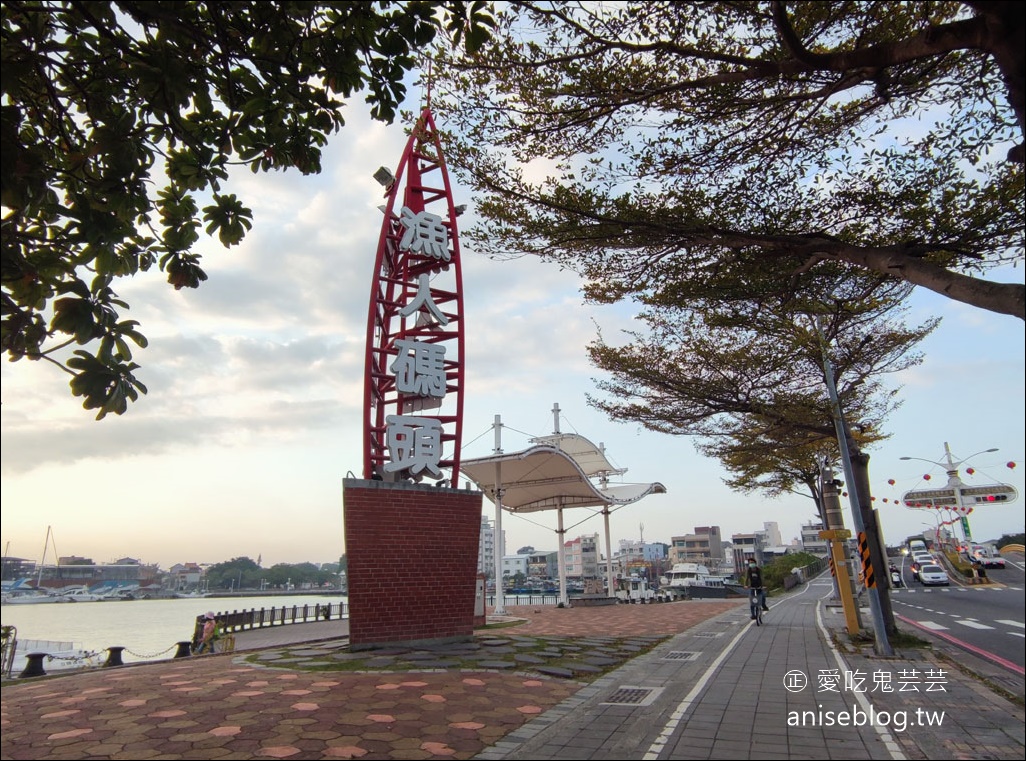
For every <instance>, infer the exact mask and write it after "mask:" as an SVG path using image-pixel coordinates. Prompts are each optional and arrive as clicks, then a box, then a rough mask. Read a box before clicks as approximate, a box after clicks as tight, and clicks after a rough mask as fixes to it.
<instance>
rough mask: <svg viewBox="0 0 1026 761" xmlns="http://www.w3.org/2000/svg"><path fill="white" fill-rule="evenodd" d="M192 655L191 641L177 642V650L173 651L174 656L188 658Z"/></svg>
mask: <svg viewBox="0 0 1026 761" xmlns="http://www.w3.org/2000/svg"><path fill="white" fill-rule="evenodd" d="M190 655H192V643H191V642H179V643H178V651H177V652H176V653H175V656H174V657H175V658H188V657H189V656H190Z"/></svg>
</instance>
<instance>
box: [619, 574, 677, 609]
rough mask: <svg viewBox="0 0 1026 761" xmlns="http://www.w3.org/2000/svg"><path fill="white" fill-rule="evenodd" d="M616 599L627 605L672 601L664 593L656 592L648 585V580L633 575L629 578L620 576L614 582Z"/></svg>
mask: <svg viewBox="0 0 1026 761" xmlns="http://www.w3.org/2000/svg"><path fill="white" fill-rule="evenodd" d="M614 583H615V585H616V599H617V600H619V601H620V602H626V603H646V602H656V601H657V600H658V601H661V600H664V599H671V598H670V596H669V595H666V594H665V593H663V592H662V591H658V592H657V591H656V590H654V589H652V588H651V587H650V586H649V585H648V580H647V579H645V578H643V577H641V576H639V575H638V574H636V573H632V574H631V575H630V576H629V577H624V576H620V577H618V578H617V579H616V581H615V582H614Z"/></svg>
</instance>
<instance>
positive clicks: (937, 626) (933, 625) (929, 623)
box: [916, 621, 948, 632]
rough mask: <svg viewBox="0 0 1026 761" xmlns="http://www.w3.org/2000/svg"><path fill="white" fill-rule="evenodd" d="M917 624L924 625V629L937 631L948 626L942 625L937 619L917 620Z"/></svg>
mask: <svg viewBox="0 0 1026 761" xmlns="http://www.w3.org/2000/svg"><path fill="white" fill-rule="evenodd" d="M916 623H917V624H919V625H920V626H922V627H923V628H924V629H932V630H933V631H935V632H939V631H941V630H942V629H947V628H948V627H947V626H942V625H941V624H938V623H936V622H935V621H916Z"/></svg>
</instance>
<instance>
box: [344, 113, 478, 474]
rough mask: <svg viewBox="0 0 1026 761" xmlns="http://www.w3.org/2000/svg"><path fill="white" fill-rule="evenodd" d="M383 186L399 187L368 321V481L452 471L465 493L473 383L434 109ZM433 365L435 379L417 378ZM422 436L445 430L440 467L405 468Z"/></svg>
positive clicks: (382, 240) (389, 193) (381, 246)
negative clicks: (467, 374)
mask: <svg viewBox="0 0 1026 761" xmlns="http://www.w3.org/2000/svg"><path fill="white" fill-rule="evenodd" d="M383 182H390V184H388V185H387V188H386V198H387V202H386V205H385V206H384V220H383V221H382V225H381V235H380V236H379V238H378V251H377V258H376V260H375V263H374V273H375V276H374V282H373V284H372V287H371V296H370V308H369V311H368V318H367V356H366V361H365V365H364V367H365V370H364V372H365V378H364V478H367V479H381V480H386V481H388V480H402V479H405V478H411V477H412V478H413V479H414V480H419V479H420V478H421V477H422V476H424V475H427V476H429V477H435V478H439V479H440V478H441V475H440V474H439V473H438V469H440V468H445V469H448V470H449V471H450V473H449V479H450V483H451V484H452V485H453V487H455V486H456V483H457V480H458V478H459V466H460V437H461V434H462V428H463V382H464V363H463V356H464V349H463V294H462V287H463V286H462V274H461V268H460V246H459V236H458V233H457V228H456V216H457V213H458V212H457V210H456V208H455V206H454V205H453V199H452V189H451V187H450V184H449V174H448V172H447V170H446V167H445V159H444V157H443V154H442V145H441V142H440V140H439V136H438V131H437V129H436V127H435V122H434V118H433V117H432V115H431V111H430V109H429V108H425V109H424V110H423V112H421V115H420V118H419V119H418V120H417V122H416V124H415V126H414V128H413V131H412V134H411V135H410V138H409V140H408V141H407V143H406V148H405V150H404V151H403V155H402V158H401V159H400V161H399V167H398V170H397V171H396V173H395V175H394V178H388V177H386V178H385V179H384V180H383ZM400 189H401V190H402V201H401V203H400V204H398V205H399V208H398V209H397V208H396V206H397V201H398V199H399V197H400ZM425 365H427V366H429V368H428V369H429V372H430V373H431V375H430V377H424V376H422V377H421V378H420V379H416V378H414V376H415V375H416V373H417V372H419V371H420V369H422V368H423V367H424V366H425ZM411 379H412V380H411ZM428 386H430V388H427V387H428ZM414 387H415V388H414ZM411 421H414V422H413V423H412V426H411V424H410V423H411ZM418 421H419V422H418ZM434 421H437V422H434ZM421 426H422V427H421ZM422 431H432V432H440V433H437V434H436V439H435V441H434V444H435V445H437V446H435V447H434V448H433V451H430V452H429V455H430V459H431V462H429V463H428V466H427V467H426V468H424V467H423V466H424V462H423V461H421V462H420V463H419V464H414V466H413V467H412V468H410V467H404V464H403V462H402V461H401V460H402V458H401V457H397V453H403V454H408V453H409V452H411V451H413V449H412V448H413V447H414V446H415V444H416V437H417V435H418V433H419V432H422ZM422 438H424V437H422ZM425 470H426V473H425Z"/></svg>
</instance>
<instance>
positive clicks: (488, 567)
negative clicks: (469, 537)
mask: <svg viewBox="0 0 1026 761" xmlns="http://www.w3.org/2000/svg"><path fill="white" fill-rule="evenodd" d="M505 533H506V532H505V531H503V534H505ZM477 572H478V573H483V574H484V575H485V576H486V577H487V578H489V579H491V578H494V576H495V527H494V526H493V525H492V521H490V520H488V518H487V517H486V516H484V515H482V516H481V537H480V540H479V543H478V550H477Z"/></svg>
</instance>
